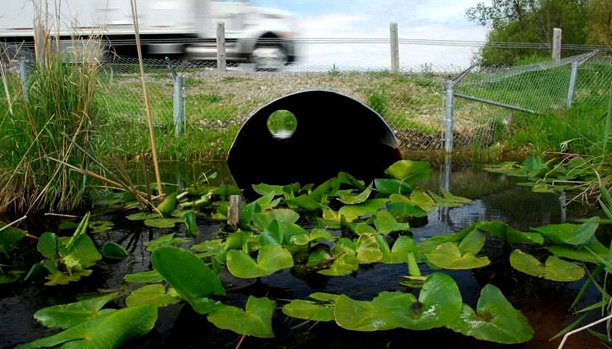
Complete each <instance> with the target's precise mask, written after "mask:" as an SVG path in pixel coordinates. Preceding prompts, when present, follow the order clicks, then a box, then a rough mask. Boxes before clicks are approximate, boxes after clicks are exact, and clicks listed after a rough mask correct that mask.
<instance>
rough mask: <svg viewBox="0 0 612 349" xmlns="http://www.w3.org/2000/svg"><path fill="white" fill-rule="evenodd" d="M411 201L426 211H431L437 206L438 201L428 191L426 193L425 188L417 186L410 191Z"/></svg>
mask: <svg viewBox="0 0 612 349" xmlns="http://www.w3.org/2000/svg"><path fill="white" fill-rule="evenodd" d="M410 203H411V204H413V205H415V206H417V207H419V208H420V209H422V210H423V211H425V212H429V211H431V210H433V208H434V207H436V203H435V202H434V201H433V199H432V198H431V197H430V196H429V195H427V193H425V191H424V190H423V188H416V189H414V190H413V191H412V193H410Z"/></svg>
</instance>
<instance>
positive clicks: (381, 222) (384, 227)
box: [374, 210, 410, 235]
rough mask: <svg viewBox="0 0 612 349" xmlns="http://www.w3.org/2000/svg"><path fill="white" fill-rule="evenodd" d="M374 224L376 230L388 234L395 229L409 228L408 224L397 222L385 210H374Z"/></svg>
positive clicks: (404, 229)
mask: <svg viewBox="0 0 612 349" xmlns="http://www.w3.org/2000/svg"><path fill="white" fill-rule="evenodd" d="M374 226H375V227H376V230H377V231H378V232H379V233H381V234H385V235H386V234H390V233H393V232H396V231H408V230H410V224H408V223H399V222H398V221H397V220H396V219H395V217H393V215H392V214H391V213H389V212H388V211H385V210H381V211H378V212H376V217H375V218H374Z"/></svg>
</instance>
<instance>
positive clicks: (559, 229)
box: [533, 217, 599, 245]
mask: <svg viewBox="0 0 612 349" xmlns="http://www.w3.org/2000/svg"><path fill="white" fill-rule="evenodd" d="M598 226H599V217H591V218H589V219H588V220H587V221H586V222H584V223H582V224H580V225H578V224H569V223H565V224H551V225H546V226H543V227H539V228H534V229H533V230H535V231H537V232H539V233H541V234H542V235H544V237H545V238H547V239H548V240H550V242H552V243H555V244H564V243H565V244H570V245H582V244H585V243H587V242H588V241H590V240H591V238H592V237H593V235H594V234H595V231H596V230H597V227H598Z"/></svg>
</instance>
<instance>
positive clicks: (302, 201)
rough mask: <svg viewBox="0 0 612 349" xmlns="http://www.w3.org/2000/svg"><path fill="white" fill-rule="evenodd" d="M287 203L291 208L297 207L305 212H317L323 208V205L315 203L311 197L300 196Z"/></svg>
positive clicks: (287, 200)
mask: <svg viewBox="0 0 612 349" xmlns="http://www.w3.org/2000/svg"><path fill="white" fill-rule="evenodd" d="M285 202H286V203H287V205H289V206H295V207H298V208H301V209H303V210H305V211H316V210H320V209H321V208H322V205H321V204H320V203H318V202H317V201H315V199H313V198H312V197H311V196H307V195H300V196H298V197H296V198H293V199H286V200H285Z"/></svg>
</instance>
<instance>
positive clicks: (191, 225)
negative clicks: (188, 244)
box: [183, 211, 200, 237]
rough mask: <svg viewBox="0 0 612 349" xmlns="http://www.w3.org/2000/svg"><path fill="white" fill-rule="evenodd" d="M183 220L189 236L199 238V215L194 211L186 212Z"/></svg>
mask: <svg viewBox="0 0 612 349" xmlns="http://www.w3.org/2000/svg"><path fill="white" fill-rule="evenodd" d="M183 220H184V221H185V231H186V232H187V235H189V236H191V237H197V236H198V233H199V232H200V231H199V230H198V220H197V214H196V213H195V212H194V211H188V212H185V213H184V215H183Z"/></svg>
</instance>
